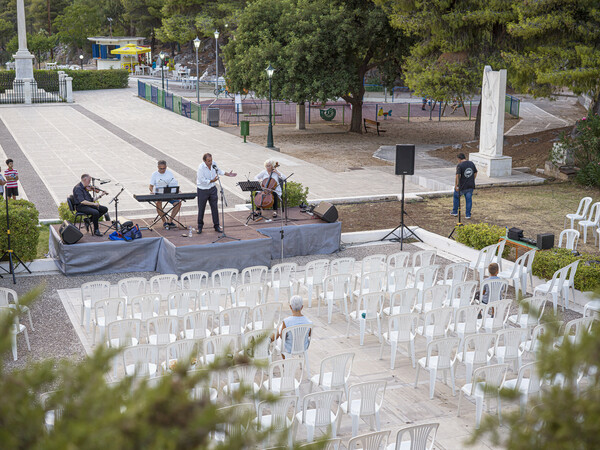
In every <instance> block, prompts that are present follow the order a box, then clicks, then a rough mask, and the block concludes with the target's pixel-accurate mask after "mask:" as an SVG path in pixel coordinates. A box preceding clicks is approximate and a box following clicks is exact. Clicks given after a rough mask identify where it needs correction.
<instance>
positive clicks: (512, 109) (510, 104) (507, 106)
mask: <svg viewBox="0 0 600 450" xmlns="http://www.w3.org/2000/svg"><path fill="white" fill-rule="evenodd" d="M520 108H521V100H519V99H518V98H516V97H513V96H512V95H506V98H505V100H504V112H506V113H508V114H510V115H511V116H514V117H516V118H517V119H518V118H519V109H520Z"/></svg>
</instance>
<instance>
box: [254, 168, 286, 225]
mask: <svg viewBox="0 0 600 450" xmlns="http://www.w3.org/2000/svg"><path fill="white" fill-rule="evenodd" d="M264 165H265V170H263V171H262V172H260V173H259V174H258V175H256V176H255V177H254V179H255V180H256V181H260V182H261V184H264V182H265V181H266V180H268V179H269V177H270V178H271V179H272V180H275V181H276V182H277V187H276V188H275V189H274V190H273V191H272V194H273V218H276V217H277V210H278V208H279V204H280V203H281V208H282V211H283V202H282V201H281V195H282V193H281V183H282V180H283V179H284V178H285V177H284V176H283V175H282V174H281V172H279V171H278V170H277V167H278V166H279V164H278V163H276V162H275V161H273V160H272V159H267V160H266V161H265V164H264ZM256 206H257V208H258V209H260V208H259V205H256Z"/></svg>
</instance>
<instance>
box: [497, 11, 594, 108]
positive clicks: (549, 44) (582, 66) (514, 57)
mask: <svg viewBox="0 0 600 450" xmlns="http://www.w3.org/2000/svg"><path fill="white" fill-rule="evenodd" d="M514 9H515V11H516V12H517V13H518V18H517V19H516V20H514V21H513V22H512V23H511V24H510V26H509V32H510V34H511V35H513V36H515V37H518V38H520V39H522V40H523V42H524V47H525V51H524V52H507V53H506V55H505V56H506V59H507V60H508V62H509V63H510V64H511V69H512V70H511V74H513V76H512V77H511V81H512V83H513V85H515V86H516V87H517V88H519V89H520V90H522V91H523V92H527V93H531V94H533V95H536V96H548V95H551V94H552V93H554V92H556V91H557V90H559V89H560V88H562V87H568V88H569V89H571V90H573V92H575V93H576V94H583V93H586V94H589V95H590V96H591V97H592V105H591V110H592V112H594V113H600V3H599V2H598V0H572V1H568V2H567V1H562V2H561V1H554V0H535V1H534V0H521V1H519V2H516V3H515V4H514Z"/></svg>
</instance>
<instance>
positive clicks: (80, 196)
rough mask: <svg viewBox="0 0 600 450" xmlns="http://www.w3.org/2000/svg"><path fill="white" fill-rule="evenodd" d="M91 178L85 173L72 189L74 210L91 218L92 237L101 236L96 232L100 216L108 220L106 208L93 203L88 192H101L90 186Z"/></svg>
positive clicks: (98, 231)
mask: <svg viewBox="0 0 600 450" xmlns="http://www.w3.org/2000/svg"><path fill="white" fill-rule="evenodd" d="M91 181H92V177H91V176H89V175H88V174H87V173H84V174H83V175H81V183H78V184H77V185H76V186H75V187H74V188H73V199H74V201H75V209H76V210H77V211H79V212H81V213H84V214H87V215H89V216H91V217H92V223H93V224H94V235H95V236H102V233H100V230H98V219H99V218H100V216H102V215H105V218H106V220H110V218H108V214H107V213H108V208H107V207H106V206H102V205H100V204H98V203H94V201H93V199H92V196H91V194H90V191H92V190H95V191H96V192H99V191H101V190H100V189H97V188H94V187H93V186H90V183H91Z"/></svg>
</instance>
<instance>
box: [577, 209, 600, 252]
mask: <svg viewBox="0 0 600 450" xmlns="http://www.w3.org/2000/svg"><path fill="white" fill-rule="evenodd" d="M599 226H600V202H596V203H594V204H593V205H592V206H591V208H590V213H589V215H588V218H587V219H586V220H580V221H579V223H578V227H579V228H580V229H581V228H583V233H582V234H583V243H584V244H585V243H586V242H587V232H588V228H591V229H592V234H593V235H594V242H598V234H597V233H596V229H597V228H598V227H599Z"/></svg>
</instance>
